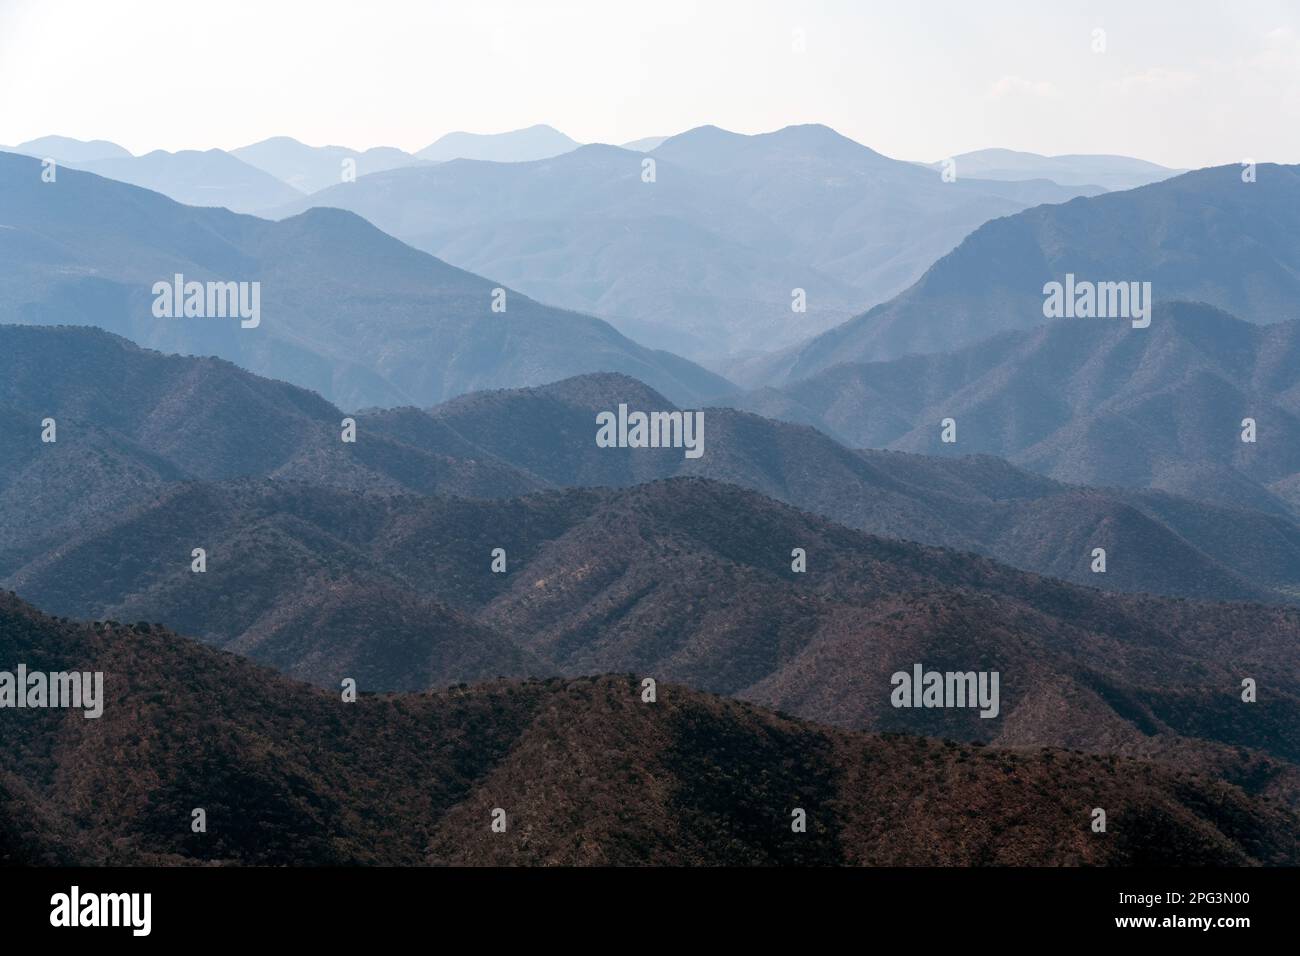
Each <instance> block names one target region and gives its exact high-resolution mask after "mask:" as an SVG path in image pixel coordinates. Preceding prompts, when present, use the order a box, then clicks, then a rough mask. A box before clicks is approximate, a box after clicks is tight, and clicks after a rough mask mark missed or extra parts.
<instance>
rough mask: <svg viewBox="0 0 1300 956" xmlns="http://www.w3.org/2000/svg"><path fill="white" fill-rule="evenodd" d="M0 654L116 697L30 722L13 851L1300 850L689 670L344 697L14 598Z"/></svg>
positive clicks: (1061, 859)
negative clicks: (1096, 824) (728, 693)
mask: <svg viewBox="0 0 1300 956" xmlns="http://www.w3.org/2000/svg"><path fill="white" fill-rule="evenodd" d="M0 654H3V656H4V659H5V660H7V661H8V660H20V661H25V662H27V663H28V664H29V666H31V667H33V668H36V667H40V668H45V669H48V670H73V669H75V670H84V671H96V670H97V671H101V672H102V673H103V674H104V687H105V698H106V700H105V703H104V709H103V716H102V717H100V718H99V719H98V720H85V719H83V717H82V716H81V713H80V711H64V710H42V709H28V710H21V711H9V712H7V713H6V727H7V729H6V735H5V740H6V746H5V747H4V748H3V752H0V862H4V863H7V864H27V865H31V864H44V865H49V864H79V865H99V864H117V865H123V864H126V865H141V864H145V865H159V864H182V863H224V864H259V865H309V864H314V865H338V864H387V865H418V864H447V863H456V864H566V865H611V864H676V865H756V864H757V865H764V864H766V865H770V864H783V863H784V864H802V865H845V864H850V865H888V864H893V865H906V864H948V865H976V864H997V863H1000V864H1013V863H1018V864H1039V865H1060V864H1098V865H1154V864H1180V865H1226V864H1236V865H1240V864H1259V863H1264V864H1294V863H1295V862H1297V860H1298V859H1300V855H1298V854H1300V851H1298V850H1297V847H1296V839H1297V833H1298V832H1300V820H1298V818H1297V817H1296V815H1295V813H1294V811H1292V810H1289V809H1286V808H1285V807H1283V806H1282V805H1280V804H1279V803H1278V802H1276V801H1274V800H1272V799H1270V798H1268V797H1266V796H1262V795H1254V796H1252V795H1249V794H1247V793H1246V792H1244V791H1243V790H1242V789H1241V788H1239V787H1236V786H1233V785H1229V784H1226V783H1223V782H1219V781H1215V780H1213V779H1210V778H1208V777H1206V776H1203V775H1199V774H1194V773H1188V772H1187V770H1186V769H1185V768H1184V769H1182V770H1173V769H1171V768H1167V767H1165V766H1162V765H1160V764H1157V763H1153V762H1151V761H1147V760H1137V759H1126V758H1116V757H1114V756H1109V757H1107V756H1090V755H1086V754H1082V753H1077V752H1071V751H1065V750H1038V749H1014V750H1008V749H994V748H989V747H972V746H966V745H959V744H955V743H953V742H951V741H948V742H941V741H937V740H936V741H929V740H924V739H916V738H907V737H899V736H884V737H872V736H866V735H862V734H854V733H846V732H843V731H836V730H830V729H826V728H823V727H818V726H815V725H810V724H806V723H802V722H799V721H795V720H791V719H789V718H787V717H782V716H779V715H775V714H772V713H770V712H768V711H765V710H762V709H759V708H756V707H754V706H751V705H748V704H745V703H741V702H737V701H728V700H722V699H719V698H716V697H712V696H709V695H707V694H701V693H699V692H697V691H692V690H688V689H686V688H684V687H678V686H674V685H671V684H666V683H664V684H660V685H659V687H658V691H657V700H656V701H655V702H654V703H645V702H643V700H642V688H641V684H640V682H639V680H638V679H637V678H636V677H635V676H608V677H600V678H595V679H580V680H571V681H558V680H549V681H523V682H517V681H516V682H492V683H488V684H485V685H482V686H477V687H473V688H468V687H458V688H452V689H450V690H446V691H440V692H438V693H435V694H427V695H426V694H420V695H415V694H410V695H400V696H386V697H370V696H365V695H363V696H362V697H361V698H360V699H359V700H357V701H355V702H353V703H343V702H342V700H341V695H340V694H339V693H338V692H336V691H320V690H315V689H312V688H309V687H307V686H304V685H302V684H297V683H293V682H291V681H287V680H284V679H282V678H280V677H277V676H276V675H274V674H272V673H269V672H267V671H265V670H262V669H260V668H258V667H256V666H254V665H252V664H250V663H248V662H246V661H244V660H241V659H239V658H237V657H234V656H231V655H228V654H222V653H219V652H215V651H212V650H209V649H206V648H204V647H202V646H200V645H198V644H195V643H193V642H191V641H188V640H185V639H184V638H181V637H178V636H176V635H175V634H173V633H172V632H170V631H168V630H166V629H164V628H162V627H160V626H157V625H151V624H145V623H140V624H136V625H130V626H126V625H119V624H115V623H108V624H96V625H94V626H91V625H87V624H81V623H76V622H72V621H66V620H60V619H54V618H49V617H46V616H44V615H42V614H40V613H39V612H37V611H36V610H34V609H33V608H31V607H30V606H27V605H25V604H23V603H22V602H20V601H18V600H16V599H14V598H13V597H12V596H0ZM1097 805H1101V806H1104V807H1106V808H1107V812H1108V827H1107V832H1106V833H1105V834H1093V833H1092V832H1091V831H1090V828H1089V822H1090V819H1091V818H1090V813H1091V808H1092V807H1093V806H1097ZM195 807H201V808H203V809H204V811H205V815H206V829H207V832H205V833H195V832H193V830H192V828H191V820H192V816H191V813H192V810H193V809H194V808H195ZM497 808H500V809H501V810H504V811H505V815H506V816H505V819H506V824H507V826H506V829H505V832H504V833H494V832H493V831H492V830H491V828H490V824H491V821H492V819H493V812H494V810H496V809H497ZM795 809H800V810H803V811H804V813H805V814H806V817H807V831H806V832H805V833H795V832H793V830H792V828H791V819H792V814H793V811H794V810H795Z"/></svg>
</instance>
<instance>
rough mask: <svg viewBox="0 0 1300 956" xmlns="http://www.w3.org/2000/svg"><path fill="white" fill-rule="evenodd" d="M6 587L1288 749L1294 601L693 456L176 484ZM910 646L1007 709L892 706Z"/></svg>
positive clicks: (918, 713) (363, 649)
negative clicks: (859, 527) (1083, 575)
mask: <svg viewBox="0 0 1300 956" xmlns="http://www.w3.org/2000/svg"><path fill="white" fill-rule="evenodd" d="M195 547H202V548H204V550H205V553H206V565H205V570H204V571H203V573H195V571H194V570H193V566H192V562H191V555H192V549H193V548H195ZM794 548H802V549H803V550H804V552H805V554H806V557H807V568H808V569H807V571H806V572H803V573H797V572H795V571H794V570H793V566H792V563H791V557H792V552H793V549H794ZM496 549H501V550H500V552H497V550H496ZM497 557H500V558H501V559H502V560H503V561H504V562H505V563H504V570H501V571H499V572H498V571H493V569H492V565H493V562H494V559H495V558H497ZM5 583H6V585H7V586H9V587H12V588H13V589H14V590H15V591H16V592H17V593H18V594H20V595H22V596H23V597H24V598H26V599H28V600H30V601H32V602H33V603H35V604H37V605H38V606H40V607H42V608H44V609H47V610H48V611H49V612H51V613H54V614H59V615H68V616H74V617H82V618H94V619H101V620H102V619H111V620H125V621H131V620H147V621H172V622H175V623H174V625H173V626H175V627H177V628H178V629H179V630H181V631H183V632H186V633H191V634H193V635H194V636H195V637H198V638H200V639H202V640H204V641H207V642H209V643H212V644H214V645H216V646H219V647H222V648H225V649H228V650H236V651H241V652H242V653H245V654H247V655H249V656H251V657H253V658H254V659H256V660H259V661H262V662H264V663H268V664H272V665H274V666H276V667H278V668H279V669H281V670H283V671H285V672H286V673H289V674H291V675H294V676H298V677H302V678H305V679H311V680H313V681H316V682H319V683H320V684H322V685H323V686H327V687H330V686H337V685H338V684H339V682H340V681H342V680H343V679H344V678H347V677H354V678H356V677H358V676H359V675H360V676H364V677H365V678H367V679H368V680H369V681H373V683H362V684H361V687H362V689H365V690H390V689H414V688H417V687H424V686H440V685H442V684H445V683H449V682H454V681H460V680H475V679H481V677H482V676H486V675H484V674H483V671H484V670H485V669H488V671H489V673H491V670H490V669H491V668H492V667H494V666H495V667H496V668H498V670H497V672H498V673H505V674H509V673H511V672H513V673H516V674H538V673H541V674H549V673H557V672H558V673H560V674H565V675H580V674H595V673H604V672H611V671H612V672H625V671H635V672H637V673H643V674H647V675H650V676H654V677H656V678H658V679H663V680H669V681H676V682H681V683H686V684H689V685H690V686H693V687H696V688H699V689H701V690H706V691H709V692H713V693H722V694H728V695H731V696H737V697H741V698H744V699H748V700H752V701H754V702H757V703H761V704H763V705H765V706H770V707H775V708H779V709H781V710H783V711H788V712H790V713H794V714H797V715H799V716H801V717H804V718H807V719H813V720H817V721H822V722H827V723H832V724H837V725H840V726H845V727H851V728H864V729H872V730H890V731H905V732H914V733H924V734H927V735H932V736H949V737H955V738H959V739H967V740H981V741H985V742H991V743H1002V744H1008V745H1031V744H1032V745H1057V746H1075V747H1084V748H1088V749H1099V750H1100V749H1105V750H1108V751H1115V752H1129V753H1154V754H1164V755H1167V754H1168V753H1170V752H1171V751H1172V752H1176V753H1177V754H1178V759H1179V760H1182V761H1192V762H1194V763H1198V764H1203V765H1206V766H1208V765H1210V764H1213V765H1214V766H1215V767H1216V772H1218V773H1221V774H1224V775H1226V776H1228V777H1229V778H1231V779H1235V780H1240V781H1242V782H1243V784H1244V785H1249V786H1252V787H1262V788H1264V789H1271V788H1277V790H1278V792H1287V793H1289V792H1290V790H1291V788H1292V787H1293V785H1294V778H1293V776H1292V772H1293V771H1292V769H1289V767H1290V763H1293V762H1300V749H1297V742H1296V740H1295V737H1294V734H1293V733H1292V732H1291V730H1290V728H1292V727H1294V725H1295V721H1296V720H1298V719H1300V695H1297V694H1296V693H1295V692H1294V687H1295V682H1296V679H1297V678H1298V677H1300V657H1297V654H1296V638H1297V636H1300V611H1297V610H1295V609H1283V608H1278V607H1267V606H1262V605H1251V604H1224V603H1216V604H1209V603H1197V602H1188V601H1181V600H1175V599H1169V598H1156V597H1152V596H1142V595H1118V594H1113V593H1111V594H1107V593H1105V592H1101V591H1096V590H1093V589H1087V588H1079V587H1077V586H1073V585H1068V584H1064V583H1062V582H1058V581H1053V580H1051V579H1047V578H1041V577H1038V576H1035V575H1030V574H1027V573H1025V572H1021V571H1016V570H1013V569H1010V568H1007V567H1005V566H1002V565H999V564H996V563H994V562H992V561H989V560H987V559H983V558H977V557H975V556H972V555H969V554H963V553H959V552H952V551H946V550H943V549H934V548H927V547H923V546H921V545H915V544H910V543H907V542H901V541H897V540H893V539H886V538H879V537H875V536H871V535H866V534H863V533H862V532H857V531H851V530H849V529H846V528H844V527H842V526H839V525H835V524H833V523H830V522H828V521H826V520H824V519H821V518H818V517H816V516H813V515H811V514H809V513H807V512H801V511H798V510H796V509H793V508H790V507H789V506H786V505H782V504H779V503H777V502H773V501H771V500H770V499H765V498H763V497H761V496H759V495H757V494H755V493H754V492H750V491H745V490H742V489H739V488H736V487H734V486H731V485H726V484H721V483H717V482H710V481H703V480H700V479H675V480H671V481H667V482H656V483H653V484H649V485H640V486H636V487H634V488H631V489H622V490H611V489H586V490H569V491H564V492H547V493H542V494H538V495H531V496H528V497H525V498H521V499H513V500H511V501H508V502H499V501H498V502H490V501H474V500H470V499H455V498H441V497H426V496H408V495H397V496H393V495H362V494H357V493H355V492H347V491H342V490H335V489H326V488H319V487H313V486H308V485H301V484H292V483H283V482H265V481H238V482H233V483H222V484H179V485H172V486H170V487H169V488H168V489H167V490H166V491H165V492H164V493H163V494H161V495H160V496H159V497H158V498H157V499H155V500H153V501H151V502H150V503H148V504H146V505H143V506H140V507H138V508H136V509H134V510H132V511H129V512H127V513H126V514H124V515H123V516H122V517H121V518H120V519H119V520H117V521H116V522H114V523H112V524H111V525H109V526H107V527H101V528H96V529H93V530H91V531H89V532H86V533H83V534H79V535H73V536H72V537H71V538H70V539H69V540H68V542H67V543H66V544H64V545H63V546H61V547H58V548H56V549H53V550H51V551H50V552H48V553H47V554H44V555H42V556H40V557H38V558H36V559H34V560H32V561H31V562H29V563H28V564H26V565H25V566H24V567H22V568H20V569H18V570H17V571H16V572H14V573H12V574H10V575H9V576H8V577H7V578H6V582H5ZM466 619H472V621H473V622H474V623H475V624H477V625H478V628H475V627H471V626H469V625H468V624H467V622H466ZM479 628H482V629H486V632H490V633H485V632H484V631H480V630H479ZM494 662H495V663H494ZM917 663H921V664H924V665H926V666H927V667H932V668H936V669H938V670H941V671H944V670H957V671H963V672H965V671H997V672H999V673H1000V675H1001V703H1000V709H999V713H998V715H997V716H996V719H988V718H984V717H980V716H979V715H978V712H977V711H976V710H974V709H968V710H953V709H942V708H941V709H938V710H914V709H898V708H896V707H894V706H893V705H892V704H891V675H892V674H894V673H897V672H899V671H910V670H911V669H912V667H913V666H914V665H915V664H917ZM1245 678H1250V679H1251V680H1253V681H1255V682H1256V684H1257V685H1258V686H1259V687H1260V688H1264V689H1265V690H1266V692H1261V694H1260V698H1259V701H1258V702H1257V703H1245V702H1243V701H1242V700H1241V698H1240V696H1239V694H1240V688H1241V685H1242V681H1243V679H1245ZM1191 743H1198V744H1199V745H1200V750H1199V751H1196V752H1197V753H1198V754H1199V756H1198V757H1196V758H1195V760H1194V761H1193V758H1192V757H1191V756H1189V751H1188V745H1189V744H1191ZM1243 748H1244V749H1243ZM1261 761H1263V764H1261ZM1270 761H1271V762H1270ZM1269 768H1271V769H1269ZM1250 780H1254V781H1255V782H1254V783H1250V782H1249V781H1250Z"/></svg>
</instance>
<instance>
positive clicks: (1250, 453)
mask: <svg viewBox="0 0 1300 956" xmlns="http://www.w3.org/2000/svg"><path fill="white" fill-rule="evenodd" d="M736 404H738V405H740V406H742V407H745V408H749V409H752V410H754V411H757V412H761V413H762V414H765V415H771V416H773V417H777V418H786V419H790V420H795V421H801V422H806V423H810V424H815V425H816V426H817V427H819V428H821V429H823V430H825V431H826V432H828V433H830V434H833V435H836V436H838V437H840V438H841V439H842V440H844V441H846V442H848V443H849V444H850V445H860V446H871V447H884V448H896V449H900V450H907V451H913V452H924V453H926V454H935V455H951V454H970V453H983V454H992V455H998V456H1001V457H1005V458H1007V459H1009V460H1011V461H1013V462H1016V463H1017V464H1020V465H1024V466H1026V467H1028V468H1031V469H1033V470H1035V471H1038V472H1042V473H1045V474H1047V475H1050V476H1052V477H1053V478H1057V479H1060V480H1063V481H1071V482H1079V483H1087V484H1100V485H1128V486H1149V487H1154V488H1160V489H1164V490H1167V491H1170V492H1174V493H1177V494H1181V495H1187V496H1191V497H1195V498H1201V499H1206V500H1210V501H1214V502H1218V503H1221V504H1225V505H1229V506H1234V507H1240V506H1243V505H1244V506H1247V507H1252V508H1257V509H1261V510H1264V511H1275V512H1278V511H1284V510H1286V509H1290V510H1291V511H1292V512H1295V511H1296V510H1297V508H1298V507H1300V497H1298V496H1297V491H1298V490H1300V322H1296V321H1290V322H1283V323H1277V324H1273V325H1265V326H1260V325H1254V324H1251V323H1249V322H1244V321H1242V320H1240V319H1237V318H1234V317H1233V316H1231V315H1228V314H1227V313H1224V312H1222V311H1220V310H1218V309H1215V308H1213V307H1210V306H1207V305H1203V304H1196V303H1169V304H1162V305H1158V306H1157V307H1156V309H1155V313H1154V316H1153V318H1152V323H1151V327H1150V328H1147V329H1134V328H1132V327H1131V326H1130V325H1129V324H1127V323H1115V322H1103V321H1096V320H1087V319H1061V320H1058V321H1055V322H1051V323H1047V324H1045V325H1042V326H1040V327H1038V328H1036V329H1033V330H1032V331H1027V332H1008V333H1004V334H1002V335H1000V336H996V337H994V338H992V339H989V340H988V341H985V342H982V343H979V344H977V345H973V346H969V347H967V348H965V349H962V350H959V351H956V352H953V353H949V354H943V355H925V356H909V357H907V358H902V359H896V360H894V361H892V362H876V363H861V364H856V363H848V364H843V365H838V366H835V367H832V368H830V369H827V370H826V371H824V372H821V373H818V374H816V375H813V376H810V377H809V378H807V379H805V380H803V381H800V382H796V383H794V384H792V385H789V386H786V387H785V388H782V389H760V390H757V391H754V392H751V393H749V394H748V395H746V396H744V397H742V398H740V399H737V400H736ZM946 418H952V419H954V420H955V421H956V423H957V441H956V442H955V443H944V442H943V441H942V434H941V433H942V428H941V425H940V423H941V422H942V421H943V420H944V419H946ZM1246 419H1253V420H1254V421H1255V422H1256V426H1257V432H1256V441H1255V442H1253V443H1252V442H1244V441H1242V433H1243V422H1244V421H1245V420H1246Z"/></svg>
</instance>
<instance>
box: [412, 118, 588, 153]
mask: <svg viewBox="0 0 1300 956" xmlns="http://www.w3.org/2000/svg"><path fill="white" fill-rule="evenodd" d="M578 145H579V144H578V143H577V141H575V140H572V139H570V138H569V137H568V136H565V135H564V134H563V133H561V132H560V131H559V130H558V129H555V128H554V127H553V126H547V125H546V124H544V123H539V124H537V125H536V126H529V127H528V128H527V129H516V130H511V131H510V132H508V133H447V134H446V135H444V136H440V137H438V139H437V140H436V141H435V142H433V143H431V144H429V145H428V146H426V147H424V149H422V150H420V151H419V152H418V153H416V154H415V155H416V156H417V157H418V158H420V159H423V160H427V161H431V162H436V163H445V162H447V161H448V160H452V159H481V160H486V161H488V162H493V163H521V162H528V161H529V160H534V159H550V158H551V157H552V156H559V155H561V154H563V153H567V152H569V151H571V150H574V149H577V148H578Z"/></svg>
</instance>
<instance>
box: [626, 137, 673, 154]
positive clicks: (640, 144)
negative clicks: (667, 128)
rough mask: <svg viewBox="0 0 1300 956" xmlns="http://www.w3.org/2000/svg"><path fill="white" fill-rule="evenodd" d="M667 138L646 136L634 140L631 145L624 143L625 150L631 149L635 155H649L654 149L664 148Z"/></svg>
mask: <svg viewBox="0 0 1300 956" xmlns="http://www.w3.org/2000/svg"><path fill="white" fill-rule="evenodd" d="M666 139H668V137H667V136H646V137H644V138H642V139H634V140H632V142H630V143H624V144H623V148H624V149H630V150H632V151H633V152H635V153H648V152H650V150H652V149H657V148H658V147H659V146H662V145H663V143H664V140H666Z"/></svg>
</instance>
